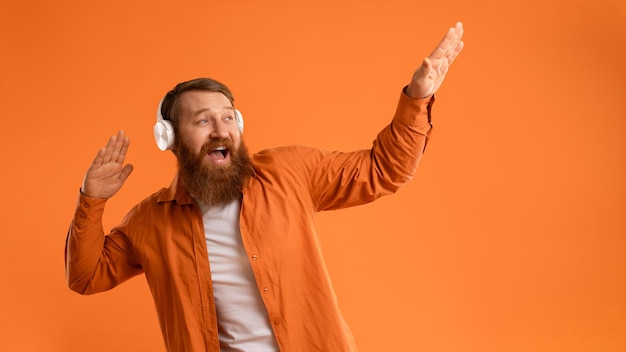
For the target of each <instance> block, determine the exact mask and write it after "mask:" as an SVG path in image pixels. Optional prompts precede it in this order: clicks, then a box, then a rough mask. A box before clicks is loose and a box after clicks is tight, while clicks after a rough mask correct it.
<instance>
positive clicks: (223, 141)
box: [200, 138, 234, 155]
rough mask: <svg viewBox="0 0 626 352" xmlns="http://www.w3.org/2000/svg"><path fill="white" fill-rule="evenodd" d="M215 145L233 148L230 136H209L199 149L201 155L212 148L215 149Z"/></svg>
mask: <svg viewBox="0 0 626 352" xmlns="http://www.w3.org/2000/svg"><path fill="white" fill-rule="evenodd" d="M217 147H226V148H228V149H230V150H233V149H234V148H233V141H231V140H230V138H211V139H210V140H209V141H208V142H206V143H205V144H204V145H203V146H202V149H200V153H201V155H204V154H207V153H209V152H210V151H212V150H215V149H216V148H217Z"/></svg>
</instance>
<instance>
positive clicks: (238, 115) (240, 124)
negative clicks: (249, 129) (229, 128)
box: [235, 109, 243, 134]
mask: <svg viewBox="0 0 626 352" xmlns="http://www.w3.org/2000/svg"><path fill="white" fill-rule="evenodd" d="M235 120H236V121H237V127H238V128H239V133H240V134H243V115H241V112H240V111H239V110H236V109H235Z"/></svg>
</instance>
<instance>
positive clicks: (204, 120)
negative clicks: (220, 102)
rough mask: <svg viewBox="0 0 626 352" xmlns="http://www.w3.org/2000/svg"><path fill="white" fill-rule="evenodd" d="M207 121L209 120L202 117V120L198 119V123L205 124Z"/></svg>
mask: <svg viewBox="0 0 626 352" xmlns="http://www.w3.org/2000/svg"><path fill="white" fill-rule="evenodd" d="M207 122H209V120H207V119H201V120H198V125H204V124H205V123H207Z"/></svg>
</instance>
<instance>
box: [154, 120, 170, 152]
mask: <svg viewBox="0 0 626 352" xmlns="http://www.w3.org/2000/svg"><path fill="white" fill-rule="evenodd" d="M154 140H155V141H156V144H157V146H158V147H159V149H160V150H162V151H166V150H168V149H172V147H173V146H174V127H173V126H172V123H171V122H169V121H167V120H163V119H161V120H159V121H157V122H156V123H155V124H154Z"/></svg>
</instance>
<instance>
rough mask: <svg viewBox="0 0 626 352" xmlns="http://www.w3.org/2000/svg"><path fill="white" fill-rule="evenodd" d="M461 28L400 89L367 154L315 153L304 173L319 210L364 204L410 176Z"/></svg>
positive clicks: (460, 43)
mask: <svg viewBox="0 0 626 352" xmlns="http://www.w3.org/2000/svg"><path fill="white" fill-rule="evenodd" d="M462 36H463V25H462V24H461V23H460V22H459V23H457V24H456V25H455V27H453V28H450V29H449V30H448V31H447V33H446V35H445V36H444V38H443V39H442V40H441V42H440V43H439V44H438V45H437V47H436V48H435V49H434V50H433V51H432V53H431V54H430V56H429V57H427V58H425V59H424V60H423V62H422V64H421V65H420V67H419V68H418V69H417V70H416V71H415V73H414V74H413V76H412V78H411V81H410V83H409V85H408V86H407V87H406V88H405V89H404V91H403V93H402V95H401V97H400V101H399V103H398V107H397V110H396V113H395V115H394V118H393V120H392V122H391V124H390V125H388V126H387V127H385V128H384V129H383V130H382V131H381V132H380V133H379V134H378V136H377V138H376V140H375V141H374V144H373V146H372V148H371V149H370V150H362V151H357V152H353V153H339V152H334V153H321V154H314V157H313V158H311V159H306V160H307V163H306V164H305V168H306V169H308V171H305V173H304V175H306V176H305V177H307V178H308V183H309V189H310V190H311V196H312V199H313V202H314V204H315V207H316V209H317V210H328V209H337V208H344V207H349V206H353V205H358V204H363V203H367V202H370V201H372V200H374V199H377V198H379V197H381V196H383V195H387V194H391V193H393V192H395V191H396V190H397V189H398V188H400V187H401V186H402V185H404V184H405V183H406V182H408V181H409V180H410V179H411V178H412V177H413V175H414V173H415V171H416V169H417V165H418V163H419V161H420V158H421V156H422V153H423V151H424V148H425V146H426V143H427V141H428V138H429V135H430V131H431V108H432V104H433V102H434V96H433V95H434V94H435V92H436V91H437V90H438V89H439V87H440V86H441V83H442V82H443V79H444V77H445V75H446V73H447V72H448V68H449V67H450V65H451V64H452V62H453V61H454V60H455V58H456V57H457V56H458V54H459V53H460V52H461V50H462V49H463V46H464V44H463V41H462V40H461V38H462Z"/></svg>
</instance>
